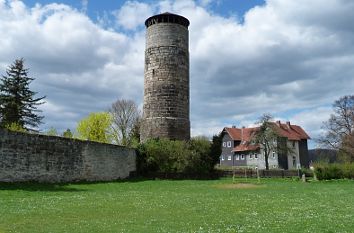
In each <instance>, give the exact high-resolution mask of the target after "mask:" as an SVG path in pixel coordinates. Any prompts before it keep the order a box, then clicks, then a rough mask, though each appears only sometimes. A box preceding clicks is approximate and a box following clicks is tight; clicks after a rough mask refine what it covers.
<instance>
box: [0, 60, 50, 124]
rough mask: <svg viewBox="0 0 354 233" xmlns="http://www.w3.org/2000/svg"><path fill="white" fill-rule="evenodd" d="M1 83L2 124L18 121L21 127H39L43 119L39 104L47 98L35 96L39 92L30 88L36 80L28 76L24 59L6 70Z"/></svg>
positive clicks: (0, 105)
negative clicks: (40, 114)
mask: <svg viewBox="0 0 354 233" xmlns="http://www.w3.org/2000/svg"><path fill="white" fill-rule="evenodd" d="M0 80H1V83H0V116H1V117H0V119H1V122H0V126H2V127H4V126H5V125H11V124H13V123H16V124H17V125H19V126H20V127H21V128H25V129H27V127H34V128H36V127H38V125H39V124H40V123H41V120H42V119H43V116H39V115H38V113H39V112H41V111H40V110H39V109H37V106H39V105H41V104H43V103H44V102H42V100H43V99H44V98H45V96H43V97H39V98H35V97H34V96H35V95H36V94H37V93H36V92H33V91H31V90H30V89H29V85H30V83H31V82H32V81H33V80H34V79H33V78H30V77H28V69H26V68H25V67H24V60H23V59H18V60H15V62H14V63H13V64H12V65H10V66H9V68H8V69H7V70H6V75H3V76H2V77H1V79H0Z"/></svg>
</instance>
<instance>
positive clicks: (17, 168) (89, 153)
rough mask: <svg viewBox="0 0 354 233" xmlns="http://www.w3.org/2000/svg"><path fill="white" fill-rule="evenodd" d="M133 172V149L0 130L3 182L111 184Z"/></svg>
mask: <svg viewBox="0 0 354 233" xmlns="http://www.w3.org/2000/svg"><path fill="white" fill-rule="evenodd" d="M134 171H136V151H135V150H134V149H131V148H126V147H122V146H116V145H111V144H103V143H97V142H90V141H81V140H77V139H68V138H62V137H56V136H46V135H39V134H28V133H19V132H12V131H8V130H5V129H0V182H27V181H35V182H50V183H58V182H78V181H111V180H117V179H124V178H127V177H129V175H130V173H132V172H134Z"/></svg>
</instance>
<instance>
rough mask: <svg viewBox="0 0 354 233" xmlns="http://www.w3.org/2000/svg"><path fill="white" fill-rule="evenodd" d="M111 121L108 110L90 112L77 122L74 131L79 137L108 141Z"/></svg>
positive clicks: (109, 139)
mask: <svg viewBox="0 0 354 233" xmlns="http://www.w3.org/2000/svg"><path fill="white" fill-rule="evenodd" d="M111 123H112V117H111V115H110V114H109V113H108V112H97V113H90V115H89V116H88V117H86V118H84V119H82V120H81V121H80V122H79V123H78V125H77V129H76V131H77V133H78V137H79V138H80V139H84V140H90V141H96V142H103V143H110V142H111V141H112V140H111V137H112V136H111V132H110V126H111Z"/></svg>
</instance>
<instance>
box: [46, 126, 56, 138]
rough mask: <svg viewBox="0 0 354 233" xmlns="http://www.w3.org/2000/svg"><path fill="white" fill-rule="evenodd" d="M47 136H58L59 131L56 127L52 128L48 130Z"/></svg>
mask: <svg viewBox="0 0 354 233" xmlns="http://www.w3.org/2000/svg"><path fill="white" fill-rule="evenodd" d="M46 135H48V136H58V131H57V130H56V129H55V128H54V127H50V128H49V129H48V130H47V132H46Z"/></svg>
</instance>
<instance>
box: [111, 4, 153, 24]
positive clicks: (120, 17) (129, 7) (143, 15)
mask: <svg viewBox="0 0 354 233" xmlns="http://www.w3.org/2000/svg"><path fill="white" fill-rule="evenodd" d="M152 10H153V9H152V7H151V6H149V5H148V4H146V3H142V2H138V1H127V2H125V3H124V5H123V6H122V7H121V8H120V9H119V10H118V11H116V12H115V16H116V18H117V24H118V25H120V26H121V27H123V28H124V29H129V30H134V29H136V28H137V27H138V26H141V25H143V24H144V22H145V20H146V19H147V18H148V17H150V16H151V15H152V14H153V11H152Z"/></svg>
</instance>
